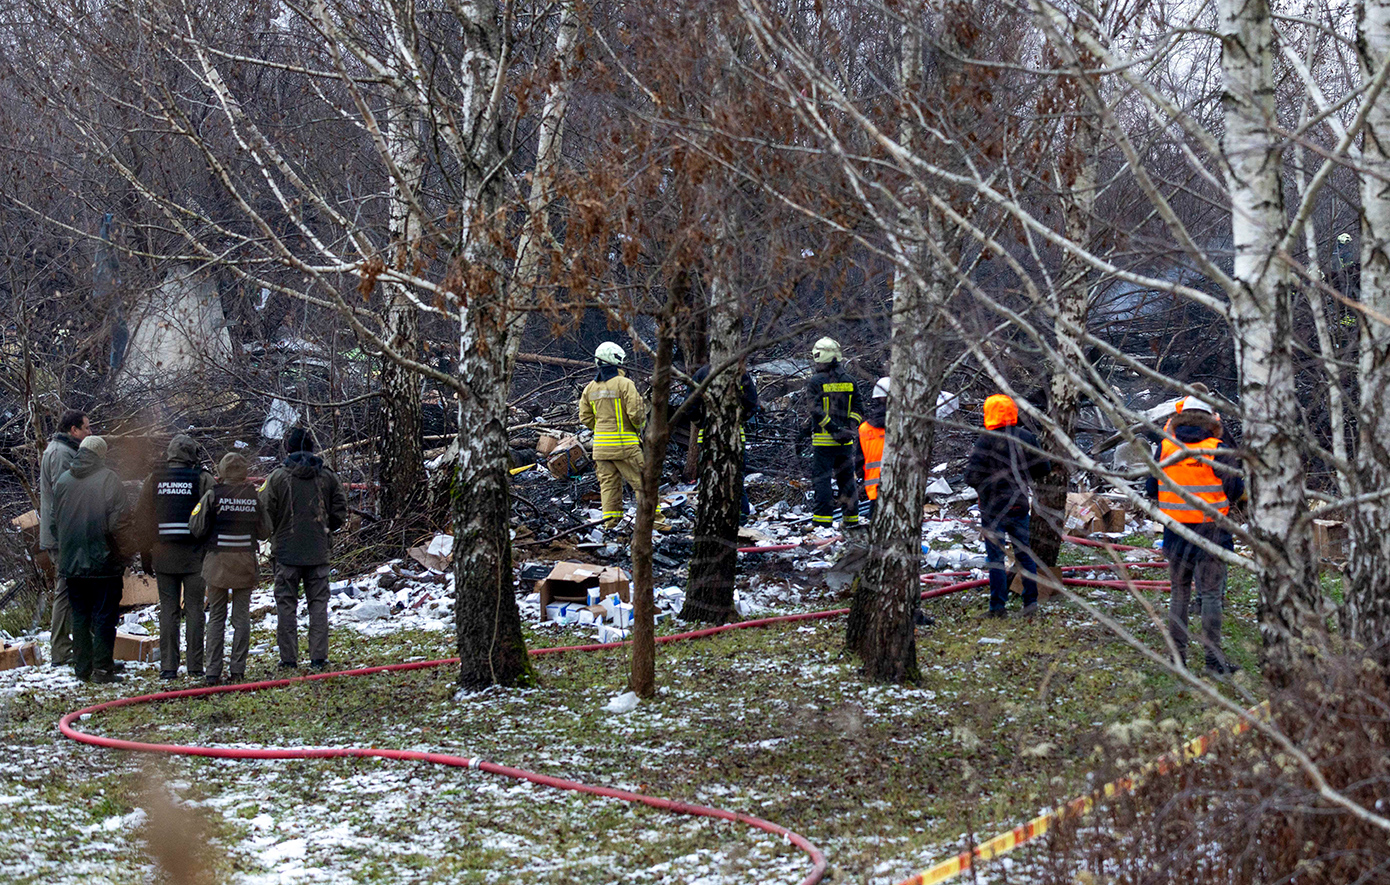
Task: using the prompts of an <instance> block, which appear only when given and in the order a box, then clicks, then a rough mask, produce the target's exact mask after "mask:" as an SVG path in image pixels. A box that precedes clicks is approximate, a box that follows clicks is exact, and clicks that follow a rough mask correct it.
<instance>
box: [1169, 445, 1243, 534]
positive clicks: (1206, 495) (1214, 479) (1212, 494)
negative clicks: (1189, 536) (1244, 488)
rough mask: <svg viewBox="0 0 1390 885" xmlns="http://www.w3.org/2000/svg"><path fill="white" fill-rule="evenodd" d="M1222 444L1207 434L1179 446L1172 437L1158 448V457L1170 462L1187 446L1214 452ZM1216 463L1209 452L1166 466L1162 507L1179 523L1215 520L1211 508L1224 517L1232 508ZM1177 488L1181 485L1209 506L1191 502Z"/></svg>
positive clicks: (1184, 489)
mask: <svg viewBox="0 0 1390 885" xmlns="http://www.w3.org/2000/svg"><path fill="white" fill-rule="evenodd" d="M1220 443H1221V440H1219V439H1217V438H1216V437H1208V438H1207V439H1204V440H1202V441H1201V442H1195V443H1188V444H1187V445H1186V446H1180V445H1178V444H1177V443H1175V442H1173V441H1172V440H1170V439H1165V440H1163V443H1162V445H1161V446H1160V447H1159V460H1160V461H1167V460H1168V459H1169V458H1171V457H1172V456H1173V455H1175V454H1177V453H1178V452H1181V451H1182V450H1183V449H1184V448H1186V449H1207V450H1212V451H1214V450H1215V449H1216V447H1217V446H1218V445H1220ZM1214 463H1215V462H1213V461H1212V459H1211V457H1210V456H1209V455H1194V456H1193V457H1190V458H1185V459H1183V460H1181V461H1179V462H1177V463H1176V464H1169V465H1168V466H1167V467H1164V468H1163V481H1162V482H1161V483H1159V486H1158V507H1159V509H1160V510H1162V511H1163V512H1164V513H1166V514H1168V515H1169V516H1171V517H1172V518H1173V519H1175V520H1177V521H1178V522H1182V523H1188V524H1191V525H1197V524H1201V523H1204V522H1215V521H1216V520H1215V518H1214V517H1213V516H1212V511H1215V512H1217V513H1220V514H1222V515H1223V516H1224V515H1225V514H1226V513H1227V511H1228V510H1230V503H1229V502H1228V501H1227V500H1226V492H1225V490H1224V489H1222V487H1221V477H1219V476H1217V475H1216V470H1215V469H1213V467H1212V465H1213V464H1214ZM1176 487H1181V488H1182V489H1183V491H1185V492H1187V493H1188V494H1189V495H1191V496H1192V497H1194V498H1197V499H1198V500H1200V501H1203V502H1205V504H1206V506H1205V507H1201V506H1198V505H1196V504H1189V503H1188V502H1187V501H1185V500H1183V497H1182V495H1180V494H1178V492H1177V491H1175V488H1176Z"/></svg>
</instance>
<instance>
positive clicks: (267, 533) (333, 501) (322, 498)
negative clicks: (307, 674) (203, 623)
mask: <svg viewBox="0 0 1390 885" xmlns="http://www.w3.org/2000/svg"><path fill="white" fill-rule="evenodd" d="M315 445H316V441H315V440H314V434H313V433H312V432H311V431H310V430H309V429H308V428H306V427H295V428H292V429H291V430H290V432H289V433H288V434H286V436H285V463H283V464H281V465H280V466H279V467H276V468H275V469H274V470H272V471H271V472H270V476H267V477H266V479H265V482H264V483H262V484H261V487H260V489H259V490H258V491H257V497H258V498H259V499H260V503H261V511H262V523H261V533H262V537H267V538H270V544H271V552H272V554H273V555H274V557H275V622H276V625H275V641H276V645H278V646H279V651H280V666H281V667H284V668H291V667H298V666H299V586H300V584H303V585H304V598H305V601H306V603H307V605H308V608H309V665H310V666H311V667H313V668H314V669H316V670H323V669H325V668H327V667H328V595H329V590H328V575H329V568H328V554H329V547H330V540H329V536H330V534H331V533H332V532H335V531H337V530H338V528H339V527H340V526H342V525H343V523H345V522H347V495H346V494H344V492H343V484H342V483H341V482H339V481H338V477H337V475H336V474H335V473H334V472H333V471H332V470H329V469H328V468H327V467H325V466H324V464H323V461H322V460H321V459H319V458H318V457H317V456H316V455H314V447H315ZM234 604H235V600H234Z"/></svg>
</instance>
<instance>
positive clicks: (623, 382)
mask: <svg viewBox="0 0 1390 885" xmlns="http://www.w3.org/2000/svg"><path fill="white" fill-rule="evenodd" d="M646 419H647V404H646V403H645V402H644V401H643V400H642V394H640V393H638V392H637V385H636V384H633V383H632V379H631V378H629V377H627V376H626V375H624V374H622V372H621V371H620V370H618V369H615V368H612V367H609V366H604V367H601V368H600V369H599V371H598V377H596V378H594V380H593V381H590V382H589V383H588V384H587V385H585V387H584V392H583V393H582V394H580V396H579V420H580V421H581V422H582V423H583V424H584V426H585V427H587V428H589V429H590V430H592V431H593V432H594V460H595V461H623V460H626V459H627V458H629V457H631V456H632V455H633V454H635V453H637V452H640V451H641V450H642V437H641V432H642V425H643V423H644V422H645V421H646Z"/></svg>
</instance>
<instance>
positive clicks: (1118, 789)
mask: <svg viewBox="0 0 1390 885" xmlns="http://www.w3.org/2000/svg"><path fill="white" fill-rule="evenodd" d="M1245 712H1246V716H1248V717H1251V718H1254V719H1268V718H1269V701H1265V702H1263V703H1260V704H1257V705H1255V706H1254V707H1251V708H1250V709H1249V710H1247V711H1245ZM1250 728H1251V722H1250V718H1245V717H1242V718H1240V719H1238V720H1236V722H1235V723H1233V724H1231V725H1228V726H1224V727H1221V728H1214V729H1212V730H1211V731H1209V732H1207V733H1206V734H1203V735H1199V736H1197V737H1195V738H1193V739H1192V740H1190V741H1188V742H1187V743H1185V744H1183V745H1182V746H1181V747H1179V748H1178V749H1177V750H1174V751H1172V752H1170V753H1164V754H1163V755H1162V756H1160V757H1158V758H1157V759H1155V760H1154V761H1152V762H1150V763H1148V764H1147V765H1145V766H1144V767H1143V768H1141V769H1139V770H1138V771H1136V772H1134V773H1133V774H1128V775H1125V776H1124V777H1122V778H1117V779H1116V780H1113V781H1111V782H1110V783H1108V784H1106V785H1105V786H1103V787H1100V788H1098V789H1096V790H1094V791H1092V792H1090V793H1087V794H1086V795H1084V796H1078V797H1077V798H1075V799H1072V800H1071V801H1070V802H1066V803H1064V804H1062V805H1059V806H1057V807H1056V808H1054V809H1052V810H1051V811H1049V812H1047V813H1045V814H1041V815H1038V816H1037V817H1035V818H1033V819H1032V820H1030V821H1028V822H1027V823H1026V824H1023V825H1021V826H1017V827H1014V828H1013V829H1012V830H1009V831H1008V832H1005V833H1000V834H999V835H997V836H995V837H994V838H992V839H989V840H987V841H985V842H981V843H980V844H979V845H977V846H975V848H974V849H973V850H971V851H962V852H960V853H959V854H957V855H955V856H954V857H951V858H949V859H947V860H944V861H942V862H941V863H938V864H936V865H935V866H932V867H929V868H927V869H925V870H923V871H922V872H920V873H918V874H917V875H915V876H913V877H912V878H910V879H904V880H903V881H902V882H899V883H898V885H936V883H937V882H945V881H947V880H948V879H953V878H955V877H956V876H959V875H960V874H961V873H964V872H965V871H966V870H968V869H970V868H971V867H972V866H973V865H974V864H975V863H977V862H978V861H982V860H991V859H993V858H996V857H998V856H1000V855H1001V854H1006V853H1008V852H1010V851H1013V850H1014V849H1015V848H1018V847H1019V846H1020V845H1024V844H1026V843H1028V842H1031V841H1033V840H1034V839H1036V838H1038V837H1039V836H1041V835H1042V834H1044V833H1046V832H1047V831H1048V830H1050V829H1052V827H1054V826H1056V825H1057V824H1059V823H1061V822H1062V821H1064V820H1067V819H1068V818H1074V817H1080V816H1082V815H1084V814H1089V813H1090V812H1091V810H1092V809H1094V808H1095V806H1096V803H1097V802H1099V801H1100V800H1101V799H1113V798H1115V797H1116V796H1119V795H1122V794H1124V793H1129V792H1132V791H1133V790H1134V789H1135V787H1137V786H1139V785H1140V784H1141V783H1143V782H1144V779H1145V778H1147V777H1148V776H1149V775H1152V774H1160V775H1164V774H1168V773H1169V772H1171V771H1173V770H1174V769H1176V768H1177V767H1178V766H1180V765H1182V764H1183V763H1184V762H1190V761H1192V760H1193V759H1196V758H1198V757H1199V756H1204V755H1206V753H1207V752H1208V751H1209V750H1210V749H1211V747H1212V745H1213V744H1215V743H1216V741H1217V739H1218V738H1220V737H1221V736H1222V735H1223V734H1229V735H1232V736H1235V735H1240V734H1244V733H1245V732H1247V731H1249V730H1250Z"/></svg>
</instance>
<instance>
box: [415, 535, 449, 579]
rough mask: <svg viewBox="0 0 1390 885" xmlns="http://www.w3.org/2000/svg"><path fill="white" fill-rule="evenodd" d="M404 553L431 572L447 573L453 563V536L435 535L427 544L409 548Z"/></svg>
mask: <svg viewBox="0 0 1390 885" xmlns="http://www.w3.org/2000/svg"><path fill="white" fill-rule="evenodd" d="M406 552H407V553H409V554H410V558H411V559H413V560H415V561H416V562H418V563H420V564H421V565H423V566H424V567H425V568H427V569H430V570H431V571H436V572H444V571H448V570H449V564H450V563H451V562H453V561H454V536H453V535H445V534H439V535H435V536H434V538H433V539H431V540H430V542H429V543H428V544H421V545H420V546H418V547H411V548H410V549H409V550H408V551H406Z"/></svg>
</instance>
